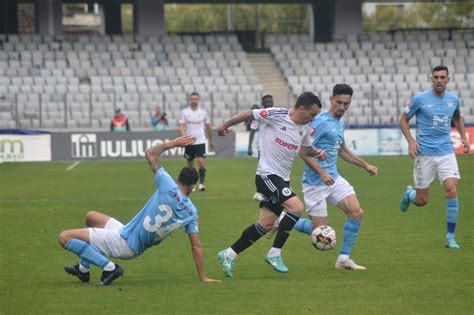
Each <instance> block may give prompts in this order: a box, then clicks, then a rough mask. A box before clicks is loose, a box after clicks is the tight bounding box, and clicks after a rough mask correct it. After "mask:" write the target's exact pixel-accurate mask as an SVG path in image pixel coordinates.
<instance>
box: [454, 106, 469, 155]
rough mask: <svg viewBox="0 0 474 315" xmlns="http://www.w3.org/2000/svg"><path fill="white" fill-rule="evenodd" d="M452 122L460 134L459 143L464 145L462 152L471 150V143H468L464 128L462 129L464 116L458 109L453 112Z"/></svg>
mask: <svg viewBox="0 0 474 315" xmlns="http://www.w3.org/2000/svg"><path fill="white" fill-rule="evenodd" d="M453 123H454V127H456V129H457V130H458V132H459V135H460V136H461V143H462V145H463V146H464V148H463V152H464V153H469V151H470V150H471V145H470V144H469V141H468V140H467V138H466V130H465V129H464V116H463V115H462V114H461V113H460V112H459V110H457V111H455V112H454V116H453Z"/></svg>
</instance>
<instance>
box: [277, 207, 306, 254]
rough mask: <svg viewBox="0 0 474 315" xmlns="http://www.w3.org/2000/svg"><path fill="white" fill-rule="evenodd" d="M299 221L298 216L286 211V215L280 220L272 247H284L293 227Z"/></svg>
mask: <svg viewBox="0 0 474 315" xmlns="http://www.w3.org/2000/svg"><path fill="white" fill-rule="evenodd" d="M299 219H300V216H299V215H298V214H296V213H294V212H292V211H288V212H287V213H286V215H285V216H284V217H283V219H281V221H280V226H279V227H278V232H277V235H276V236H275V241H274V242H273V247H275V248H282V247H283V245H285V242H286V240H287V239H288V237H289V236H290V232H291V230H292V229H293V227H294V226H295V224H296V222H298V220H299Z"/></svg>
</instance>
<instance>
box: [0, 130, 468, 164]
mask: <svg viewBox="0 0 474 315" xmlns="http://www.w3.org/2000/svg"><path fill="white" fill-rule="evenodd" d="M411 132H412V134H413V136H415V130H414V129H411ZM178 135H179V132H178V131H177V130H167V131H163V132H160V133H156V132H58V133H44V132H38V133H36V132H22V131H20V132H18V131H14V130H12V131H5V130H3V131H0V162H30V161H70V160H134V159H141V158H143V157H144V156H145V154H144V151H145V150H146V149H147V148H149V147H151V146H153V145H156V144H159V143H163V142H166V141H169V140H171V139H174V138H175V137H177V136H178ZM466 136H467V138H468V140H469V142H470V144H471V151H470V152H469V153H470V154H474V126H469V127H466ZM248 138H249V134H248V132H237V133H232V132H231V133H229V135H227V136H226V137H219V136H217V134H216V133H215V132H214V142H215V148H214V151H209V146H208V145H207V144H206V148H207V150H208V152H207V156H208V157H217V158H223V157H224V158H225V157H227V158H229V157H234V156H237V157H243V156H247V149H248ZM257 138H258V137H255V138H254V143H253V154H254V156H255V157H256V155H257V148H256V139H257ZM451 140H452V141H453V145H454V148H455V152H456V154H461V153H462V152H463V148H462V146H461V140H460V135H459V133H458V132H457V130H456V129H453V130H452V132H451ZM345 141H346V145H347V147H348V148H349V149H350V150H351V151H352V152H353V153H355V154H356V155H360V156H367V155H371V156H378V155H407V154H408V144H407V142H406V140H405V138H404V137H403V135H402V132H401V131H400V129H399V128H362V129H347V130H346V131H345ZM183 154H184V148H174V149H171V150H168V151H166V152H165V153H164V154H163V156H164V158H171V159H173V158H182V157H183Z"/></svg>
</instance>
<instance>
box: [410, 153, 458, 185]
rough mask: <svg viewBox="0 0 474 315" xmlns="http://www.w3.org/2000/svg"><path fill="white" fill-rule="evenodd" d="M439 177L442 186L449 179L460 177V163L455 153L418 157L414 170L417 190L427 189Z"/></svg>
mask: <svg viewBox="0 0 474 315" xmlns="http://www.w3.org/2000/svg"><path fill="white" fill-rule="evenodd" d="M436 175H438V179H439V181H440V183H441V185H442V184H443V183H444V181H445V180H446V179H448V178H457V179H460V178H461V176H459V168H458V162H457V161H456V156H455V155H454V153H452V154H447V155H441V156H417V157H415V166H414V168H413V182H414V183H415V188H418V189H426V188H428V187H430V184H431V182H432V181H433V180H434V179H435V177H436Z"/></svg>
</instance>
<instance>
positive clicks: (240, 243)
mask: <svg viewBox="0 0 474 315" xmlns="http://www.w3.org/2000/svg"><path fill="white" fill-rule="evenodd" d="M265 234H267V231H266V230H265V229H264V228H263V226H261V225H260V224H259V223H258V222H256V223H255V224H252V225H251V226H249V227H248V228H246V229H245V230H244V231H243V232H242V235H241V236H240V238H239V239H238V240H237V241H235V243H234V244H232V246H231V248H232V249H233V250H234V252H236V253H237V254H240V253H241V252H243V251H244V250H245V249H247V248H248V247H250V246H252V244H253V243H255V242H256V241H258V239H259V238H261V237H262V236H264V235H265Z"/></svg>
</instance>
